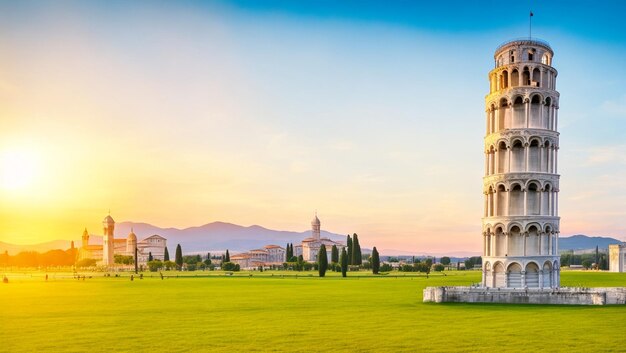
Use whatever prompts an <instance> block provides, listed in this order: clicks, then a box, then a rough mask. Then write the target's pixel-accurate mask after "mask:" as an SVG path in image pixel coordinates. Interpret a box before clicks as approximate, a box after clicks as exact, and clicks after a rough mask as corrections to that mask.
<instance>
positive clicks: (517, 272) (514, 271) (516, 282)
mask: <svg viewBox="0 0 626 353" xmlns="http://www.w3.org/2000/svg"><path fill="white" fill-rule="evenodd" d="M507 284H508V285H507V287H509V288H522V266H520V264H518V263H515V262H514V263H512V264H510V265H509V268H508V269H507Z"/></svg>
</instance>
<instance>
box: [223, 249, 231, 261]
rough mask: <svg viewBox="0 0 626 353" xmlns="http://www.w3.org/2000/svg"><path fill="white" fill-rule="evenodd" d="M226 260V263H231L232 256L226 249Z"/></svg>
mask: <svg viewBox="0 0 626 353" xmlns="http://www.w3.org/2000/svg"><path fill="white" fill-rule="evenodd" d="M224 260H226V262H230V254H229V253H228V249H226V256H225V257H224Z"/></svg>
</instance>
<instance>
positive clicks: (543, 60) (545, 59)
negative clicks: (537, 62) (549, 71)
mask: <svg viewBox="0 0 626 353" xmlns="http://www.w3.org/2000/svg"><path fill="white" fill-rule="evenodd" d="M541 63H542V64H544V65H550V56H549V55H548V54H543V56H542V57H541Z"/></svg>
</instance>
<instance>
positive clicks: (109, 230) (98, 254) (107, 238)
mask: <svg viewBox="0 0 626 353" xmlns="http://www.w3.org/2000/svg"><path fill="white" fill-rule="evenodd" d="M102 225H103V227H104V235H103V237H102V245H90V244H89V237H90V235H89V232H87V229H86V228H85V230H84V231H83V236H82V244H81V247H80V248H79V249H78V260H84V259H94V260H96V261H97V264H99V265H102V266H107V267H109V266H113V265H114V264H115V262H114V255H126V256H135V247H137V262H138V263H139V264H146V263H147V262H148V257H149V255H150V253H152V257H153V258H154V259H155V260H163V259H164V256H165V247H166V246H167V239H165V238H163V237H162V236H160V235H156V234H155V235H152V236H149V237H147V238H145V239H143V240H141V241H139V242H137V235H135V233H134V232H133V231H132V230H131V232H130V234H128V237H127V238H118V239H115V238H114V236H113V233H114V230H115V221H114V220H113V217H111V215H108V216H106V217H105V218H104V221H103V222H102Z"/></svg>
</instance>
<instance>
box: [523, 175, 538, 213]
mask: <svg viewBox="0 0 626 353" xmlns="http://www.w3.org/2000/svg"><path fill="white" fill-rule="evenodd" d="M539 192H540V191H539V186H538V185H537V184H536V183H534V182H532V183H530V184H528V189H527V190H526V198H527V199H526V210H527V213H526V214H527V215H529V216H536V215H538V214H539V198H540V197H539V196H540V195H539Z"/></svg>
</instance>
